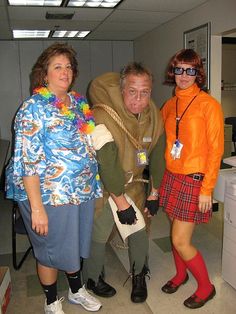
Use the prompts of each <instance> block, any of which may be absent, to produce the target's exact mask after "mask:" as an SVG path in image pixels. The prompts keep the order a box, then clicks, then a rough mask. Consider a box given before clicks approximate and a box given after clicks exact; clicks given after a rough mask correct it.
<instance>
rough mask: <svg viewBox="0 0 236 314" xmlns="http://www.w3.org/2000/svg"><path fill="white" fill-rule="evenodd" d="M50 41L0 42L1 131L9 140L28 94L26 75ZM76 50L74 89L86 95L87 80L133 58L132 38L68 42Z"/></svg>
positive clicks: (118, 66)
mask: <svg viewBox="0 0 236 314" xmlns="http://www.w3.org/2000/svg"><path fill="white" fill-rule="evenodd" d="M52 43H53V42H52V41H1V42H0V69H1V71H0V82H1V84H0V99H1V104H0V134H1V138H3V139H10V140H11V136H12V135H11V126H12V120H13V117H14V115H15V113H16V111H17V108H18V107H19V105H20V104H21V102H22V101H23V100H24V99H25V98H26V97H28V96H29V87H30V81H29V74H30V72H31V69H32V66H33V65H34V63H35V61H36V59H37V58H38V56H39V55H40V53H41V52H42V51H43V50H44V49H45V48H46V47H47V46H49V45H51V44H52ZM69 44H71V45H72V46H73V48H74V49H75V50H76V51H77V54H78V63H79V78H78V80H77V81H76V82H75V86H74V89H75V90H77V91H78V92H80V93H82V94H85V93H86V89H87V86H88V83H89V82H90V81H91V80H92V79H93V78H94V77H96V76H97V75H100V74H102V73H104V72H107V71H119V70H120V69H121V68H122V67H123V66H124V65H125V64H126V63H128V62H130V61H132V60H133V42H132V41H74V40H73V41H69Z"/></svg>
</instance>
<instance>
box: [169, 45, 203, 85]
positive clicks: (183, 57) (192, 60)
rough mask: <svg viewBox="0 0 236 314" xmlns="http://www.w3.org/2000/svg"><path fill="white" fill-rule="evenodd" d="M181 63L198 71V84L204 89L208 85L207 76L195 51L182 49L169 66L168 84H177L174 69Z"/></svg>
mask: <svg viewBox="0 0 236 314" xmlns="http://www.w3.org/2000/svg"><path fill="white" fill-rule="evenodd" d="M179 63H186V64H189V65H191V66H192V67H193V68H195V69H197V76H196V84H197V85H198V87H200V88H202V87H203V86H204V85H205V83H206V74H205V70H204V68H203V63H202V60H201V58H200V56H199V55H198V54H197V53H196V52H195V51H194V50H193V49H182V50H180V51H178V52H177V53H176V54H175V55H174V56H173V57H172V58H171V59H170V62H169V64H168V66H167V78H166V83H169V84H175V74H174V72H173V71H174V68H175V67H176V65H177V64H179Z"/></svg>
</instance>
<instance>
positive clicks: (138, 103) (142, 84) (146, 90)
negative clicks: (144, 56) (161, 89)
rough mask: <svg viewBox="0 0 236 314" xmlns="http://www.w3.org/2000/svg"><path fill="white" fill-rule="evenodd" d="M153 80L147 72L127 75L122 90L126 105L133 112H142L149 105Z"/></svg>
mask: <svg viewBox="0 0 236 314" xmlns="http://www.w3.org/2000/svg"><path fill="white" fill-rule="evenodd" d="M151 90H152V81H151V79H150V77H149V76H148V75H147V74H142V75H134V74H129V75H127V77H126V79H125V81H124V86H123V90H122V95H123V99H124V104H125V107H126V108H127V109H128V111H130V112H131V113H133V114H138V113H141V112H142V111H143V110H144V109H145V108H146V107H147V106H148V105H149V100H150V96H151Z"/></svg>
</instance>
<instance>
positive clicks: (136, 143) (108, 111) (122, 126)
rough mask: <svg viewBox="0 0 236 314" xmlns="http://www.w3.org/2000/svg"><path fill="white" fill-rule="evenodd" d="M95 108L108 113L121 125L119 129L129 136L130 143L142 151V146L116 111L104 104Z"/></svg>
mask: <svg viewBox="0 0 236 314" xmlns="http://www.w3.org/2000/svg"><path fill="white" fill-rule="evenodd" d="M93 108H102V109H103V110H104V111H106V112H107V113H108V114H109V115H110V116H111V117H112V119H113V120H114V121H115V122H116V123H117V124H118V125H119V127H120V128H121V129H122V130H123V131H124V132H125V133H126V135H127V136H128V138H129V140H130V142H131V143H132V144H133V145H134V147H135V148H136V149H138V150H140V149H142V146H141V145H140V143H139V142H138V141H137V140H136V139H135V138H134V137H133V135H131V134H130V132H129V131H128V130H127V129H126V127H125V126H124V123H123V121H122V120H121V118H120V116H119V115H118V113H117V112H116V111H115V110H114V109H112V108H111V107H109V106H107V105H104V104H96V105H94V106H93Z"/></svg>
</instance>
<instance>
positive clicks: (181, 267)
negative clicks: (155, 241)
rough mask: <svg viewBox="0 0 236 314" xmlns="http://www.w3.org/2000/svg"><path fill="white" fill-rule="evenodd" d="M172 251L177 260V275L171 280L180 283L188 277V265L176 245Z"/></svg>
mask: <svg viewBox="0 0 236 314" xmlns="http://www.w3.org/2000/svg"><path fill="white" fill-rule="evenodd" d="M172 253H173V257H174V261H175V267H176V275H175V276H174V277H173V278H172V279H171V281H172V282H173V283H174V284H175V285H180V284H181V283H182V282H183V281H184V279H185V278H186V275H187V267H186V265H185V262H184V261H183V260H182V258H181V257H180V255H179V253H178V252H177V251H176V249H175V248H174V247H172Z"/></svg>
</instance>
